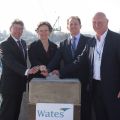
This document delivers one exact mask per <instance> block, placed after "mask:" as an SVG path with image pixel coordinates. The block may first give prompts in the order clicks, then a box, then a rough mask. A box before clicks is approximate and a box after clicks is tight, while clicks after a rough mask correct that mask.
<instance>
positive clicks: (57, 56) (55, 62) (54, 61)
mask: <svg viewBox="0 0 120 120" xmlns="http://www.w3.org/2000/svg"><path fill="white" fill-rule="evenodd" d="M61 59H62V47H61V45H60V47H59V48H58V49H57V51H56V53H55V55H54V57H53V58H52V60H51V61H50V63H49V64H48V65H47V68H48V71H49V72H51V71H52V70H54V69H58V68H59V66H60V62H61Z"/></svg>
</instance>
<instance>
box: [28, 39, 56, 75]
mask: <svg viewBox="0 0 120 120" xmlns="http://www.w3.org/2000/svg"><path fill="white" fill-rule="evenodd" d="M56 51H57V45H56V44H54V43H53V42H51V41H49V48H48V51H47V52H46V51H45V49H44V47H43V45H42V42H41V41H40V40H37V41H34V42H33V43H31V44H30V46H29V49H28V55H29V59H30V63H31V66H32V67H33V66H36V65H46V66H47V65H48V63H49V62H50V61H51V59H52V58H53V57H54V55H55V53H56ZM34 77H43V76H42V75H40V72H38V73H37V74H36V75H34Z"/></svg>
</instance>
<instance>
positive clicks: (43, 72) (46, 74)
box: [40, 70, 48, 77]
mask: <svg viewBox="0 0 120 120" xmlns="http://www.w3.org/2000/svg"><path fill="white" fill-rule="evenodd" d="M40 74H41V75H43V76H44V77H47V76H48V71H47V70H46V71H41V73H40Z"/></svg>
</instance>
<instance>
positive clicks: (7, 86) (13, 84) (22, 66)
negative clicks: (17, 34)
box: [0, 36, 27, 93]
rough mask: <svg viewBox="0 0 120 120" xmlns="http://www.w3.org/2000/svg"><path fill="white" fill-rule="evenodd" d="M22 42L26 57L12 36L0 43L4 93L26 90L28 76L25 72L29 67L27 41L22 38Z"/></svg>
mask: <svg viewBox="0 0 120 120" xmlns="http://www.w3.org/2000/svg"><path fill="white" fill-rule="evenodd" d="M21 43H22V46H23V48H24V52H25V57H24V55H23V53H22V52H21V50H20V49H19V47H18V45H17V43H16V42H15V40H14V39H13V38H12V37H11V36H10V37H8V39H7V40H5V41H3V42H2V43H1V44H0V49H1V50H2V54H1V57H2V58H1V62H2V75H1V92H2V93H21V92H23V91H25V88H26V81H27V78H26V77H25V75H24V74H25V71H26V69H27V64H26V58H27V52H26V43H25V41H24V40H21Z"/></svg>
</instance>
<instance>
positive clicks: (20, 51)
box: [0, 20, 38, 120]
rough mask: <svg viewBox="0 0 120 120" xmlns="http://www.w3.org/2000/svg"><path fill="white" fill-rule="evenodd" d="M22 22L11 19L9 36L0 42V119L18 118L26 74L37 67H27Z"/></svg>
mask: <svg viewBox="0 0 120 120" xmlns="http://www.w3.org/2000/svg"><path fill="white" fill-rule="evenodd" d="M23 29H24V24H23V22H22V21H20V20H15V21H13V23H12V25H11V27H10V36H9V37H8V39H7V40H5V41H3V42H2V43H1V44H0V50H1V51H2V53H1V57H2V58H1V61H2V75H1V90H0V100H1V101H0V120H18V116H19V112H20V106H21V101H22V96H23V92H24V91H25V89H26V82H27V76H28V75H30V74H35V73H36V72H37V71H38V70H37V67H33V68H31V69H27V63H26V58H27V51H26V48H27V47H26V43H25V41H24V40H22V39H21V35H22V33H23Z"/></svg>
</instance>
